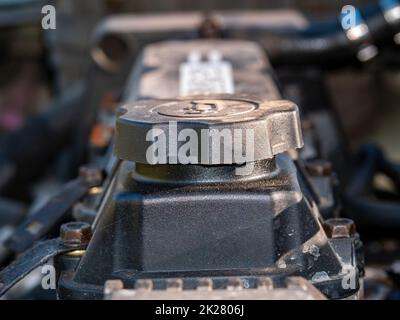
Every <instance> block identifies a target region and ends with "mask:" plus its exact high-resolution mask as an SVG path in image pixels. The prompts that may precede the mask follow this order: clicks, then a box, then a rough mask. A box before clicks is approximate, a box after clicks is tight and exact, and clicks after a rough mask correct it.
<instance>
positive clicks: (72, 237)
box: [60, 222, 92, 246]
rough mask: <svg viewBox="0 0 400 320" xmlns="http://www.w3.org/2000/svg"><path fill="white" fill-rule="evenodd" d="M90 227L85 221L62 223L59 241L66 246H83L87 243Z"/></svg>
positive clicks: (90, 234)
mask: <svg viewBox="0 0 400 320" xmlns="http://www.w3.org/2000/svg"><path fill="white" fill-rule="evenodd" d="M91 236H92V228H91V226H90V224H88V223H86V222H68V223H64V224H63V225H62V226H61V229H60V238H61V241H62V242H63V243H64V244H66V245H68V246H84V245H87V244H88V243H89V240H90V238H91Z"/></svg>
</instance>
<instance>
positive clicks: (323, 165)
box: [305, 159, 332, 177]
mask: <svg viewBox="0 0 400 320" xmlns="http://www.w3.org/2000/svg"><path fill="white" fill-rule="evenodd" d="M305 165H306V170H307V172H308V173H309V174H310V175H311V176H314V177H326V176H329V175H331V174H332V163H331V162H330V161H328V160H323V159H317V160H309V161H307V162H306V164H305Z"/></svg>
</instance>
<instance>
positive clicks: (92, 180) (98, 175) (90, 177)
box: [79, 165, 103, 186]
mask: <svg viewBox="0 0 400 320" xmlns="http://www.w3.org/2000/svg"><path fill="white" fill-rule="evenodd" d="M79 177H80V178H81V179H83V180H84V181H86V182H87V183H89V184H90V185H93V186H96V185H100V184H101V182H102V180H103V173H102V172H101V170H100V169H99V168H97V167H95V166H93V165H83V166H81V167H80V168H79Z"/></svg>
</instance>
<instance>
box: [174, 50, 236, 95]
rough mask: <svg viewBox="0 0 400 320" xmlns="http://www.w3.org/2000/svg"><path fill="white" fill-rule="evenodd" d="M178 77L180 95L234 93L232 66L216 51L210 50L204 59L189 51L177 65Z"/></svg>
mask: <svg viewBox="0 0 400 320" xmlns="http://www.w3.org/2000/svg"><path fill="white" fill-rule="evenodd" d="M179 77H180V81H179V83H180V86H179V93H180V95H181V96H190V95H196V94H213V93H215V94H218V93H234V84H233V75H232V66H231V64H230V63H229V62H228V61H224V60H222V56H221V54H220V53H219V52H218V51H211V52H210V53H209V54H208V55H207V60H206V61H202V57H201V54H199V53H198V52H196V51H193V52H191V53H190V54H189V56H188V60H187V62H184V63H182V64H181V65H180V67H179Z"/></svg>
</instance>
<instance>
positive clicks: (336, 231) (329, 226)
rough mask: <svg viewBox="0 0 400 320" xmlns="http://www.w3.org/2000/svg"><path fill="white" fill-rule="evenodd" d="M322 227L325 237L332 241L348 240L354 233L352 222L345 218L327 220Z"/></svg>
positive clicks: (354, 228)
mask: <svg viewBox="0 0 400 320" xmlns="http://www.w3.org/2000/svg"><path fill="white" fill-rule="evenodd" d="M323 227H324V230H325V232H326V235H327V236H328V237H329V238H332V239H339V238H349V237H351V236H352V235H354V234H355V233H356V226H355V224H354V221H353V220H351V219H347V218H333V219H327V220H325V221H324V224H323Z"/></svg>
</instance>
